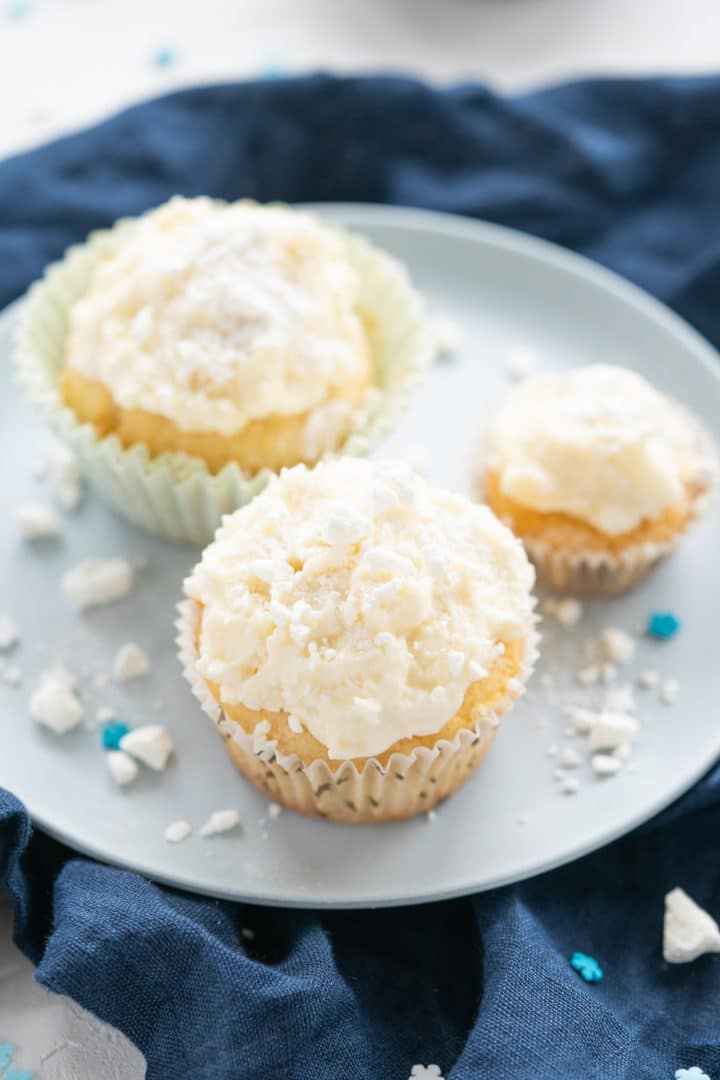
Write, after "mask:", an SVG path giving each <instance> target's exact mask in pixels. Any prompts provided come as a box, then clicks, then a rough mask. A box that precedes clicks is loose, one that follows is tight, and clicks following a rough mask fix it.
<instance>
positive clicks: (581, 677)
mask: <svg viewBox="0 0 720 1080" xmlns="http://www.w3.org/2000/svg"><path fill="white" fill-rule="evenodd" d="M575 678H576V680H577V681H578V682H579V683H580V685H581V686H594V685H595V683H596V682H597V681H598V680H599V678H600V668H599V667H598V665H597V664H587V665H586V666H585V667H582V668H580V669H579V671H577V673H576V675H575Z"/></svg>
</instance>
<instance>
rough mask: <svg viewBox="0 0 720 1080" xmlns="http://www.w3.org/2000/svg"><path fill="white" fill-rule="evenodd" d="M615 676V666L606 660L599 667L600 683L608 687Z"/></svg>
mask: <svg viewBox="0 0 720 1080" xmlns="http://www.w3.org/2000/svg"><path fill="white" fill-rule="evenodd" d="M616 675H617V667H616V666H615V664H611V663H610V661H609V660H606V661H605V662H604V663H602V664H601V665H600V682H601V683H604V685H605V686H609V684H610V683H611V682H613V681H614V679H615V676H616Z"/></svg>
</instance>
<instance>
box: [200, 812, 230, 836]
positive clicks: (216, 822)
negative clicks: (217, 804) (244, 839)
mask: <svg viewBox="0 0 720 1080" xmlns="http://www.w3.org/2000/svg"><path fill="white" fill-rule="evenodd" d="M239 824H240V814H239V813H238V811H237V810H215V811H214V813H212V814H211V815H210V817H209V818H208V819H207V821H206V822H205V824H204V825H203V826H202V827H201V828H200V835H201V836H216V835H217V834H218V833H225V832H229V831H230V830H231V829H236V828H237V827H238V825H239Z"/></svg>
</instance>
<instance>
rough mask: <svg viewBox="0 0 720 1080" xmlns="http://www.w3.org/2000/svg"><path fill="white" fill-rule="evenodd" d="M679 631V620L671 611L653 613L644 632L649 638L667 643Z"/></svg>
mask: <svg viewBox="0 0 720 1080" xmlns="http://www.w3.org/2000/svg"><path fill="white" fill-rule="evenodd" d="M679 629H680V620H679V619H678V618H677V616H676V615H673V613H672V611H653V613H652V615H651V616H650V618H649V619H648V621H647V627H646V631H647V633H648V634H649V635H650V637H654V638H659V639H660V640H661V641H669V639H670V638H671V637H675V634H677V632H678V630H679Z"/></svg>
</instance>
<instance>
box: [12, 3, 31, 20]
mask: <svg viewBox="0 0 720 1080" xmlns="http://www.w3.org/2000/svg"><path fill="white" fill-rule="evenodd" d="M31 11H32V4H31V3H30V0H13V2H12V3H11V4H8V5H7V7H6V8H5V14H6V15H7V17H8V19H24V18H25V16H26V15H29V14H30V12H31Z"/></svg>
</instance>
